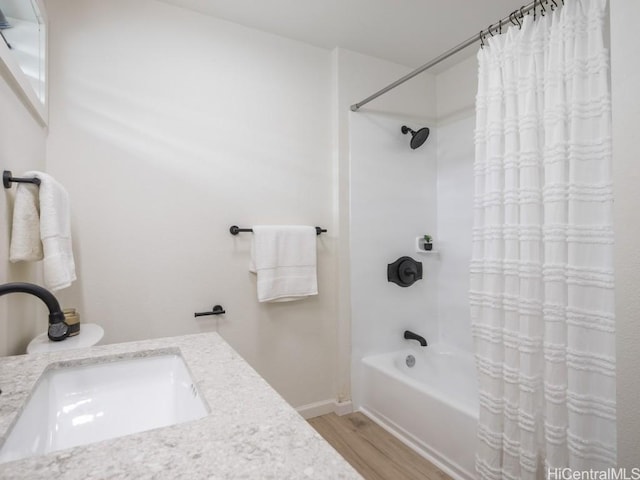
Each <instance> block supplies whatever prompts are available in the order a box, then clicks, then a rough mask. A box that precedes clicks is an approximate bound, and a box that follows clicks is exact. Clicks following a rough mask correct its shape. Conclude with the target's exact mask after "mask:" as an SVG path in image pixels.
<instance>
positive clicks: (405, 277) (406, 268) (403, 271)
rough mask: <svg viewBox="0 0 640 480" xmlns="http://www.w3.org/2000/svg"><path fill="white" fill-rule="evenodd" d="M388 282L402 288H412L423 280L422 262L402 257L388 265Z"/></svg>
mask: <svg viewBox="0 0 640 480" xmlns="http://www.w3.org/2000/svg"><path fill="white" fill-rule="evenodd" d="M387 280H388V281H389V282H392V283H395V284H396V285H399V286H401V287H410V286H411V285H413V284H414V283H415V282H417V281H418V280H422V262H416V261H415V260H414V259H413V258H411V257H400V258H399V259H397V260H396V261H395V262H393V263H390V264H388V265H387Z"/></svg>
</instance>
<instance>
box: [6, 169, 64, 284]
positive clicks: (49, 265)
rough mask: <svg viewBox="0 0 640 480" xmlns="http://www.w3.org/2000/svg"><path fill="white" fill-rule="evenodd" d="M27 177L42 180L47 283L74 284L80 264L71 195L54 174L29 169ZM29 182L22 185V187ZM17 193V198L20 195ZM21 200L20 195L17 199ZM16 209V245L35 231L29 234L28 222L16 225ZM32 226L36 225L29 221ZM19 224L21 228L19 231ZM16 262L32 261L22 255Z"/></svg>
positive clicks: (42, 219)
mask: <svg viewBox="0 0 640 480" xmlns="http://www.w3.org/2000/svg"><path fill="white" fill-rule="evenodd" d="M24 176H25V177H37V178H39V179H40V187H39V188H38V191H37V193H38V194H39V195H38V198H39V201H38V204H39V206H40V225H39V227H40V240H41V242H42V252H43V254H44V262H43V272H44V275H43V276H44V284H45V286H46V287H47V288H49V289H51V290H54V291H55V290H60V289H62V288H66V287H68V286H70V285H71V283H72V282H73V281H74V280H75V279H76V266H75V262H74V259H73V248H72V245H71V210H70V206H69V194H68V193H67V191H66V190H65V189H64V187H63V186H62V185H60V184H59V183H58V182H57V181H56V180H55V179H54V178H53V177H51V176H50V175H47V174H46V173H42V172H35V171H34V172H26V173H25V174H24ZM25 186H26V187H27V188H29V186H28V185H25V184H20V185H18V189H22V188H23V187H25ZM18 193H19V190H18V192H16V197H17V196H18ZM16 201H17V198H16ZM16 213H18V214H19V213H20V212H16V210H14V227H13V228H14V230H13V232H12V239H11V243H12V245H13V243H14V239H15V242H16V245H19V244H20V243H22V240H20V239H25V238H27V237H29V236H30V235H31V234H27V233H25V231H24V230H22V231H21V230H20V228H22V227H24V226H25V225H26V222H18V224H17V225H16V222H15V215H16ZM27 226H28V228H30V229H32V228H33V225H32V224H31V223H29V224H28V225H27ZM16 227H17V230H16ZM11 260H12V261H18V260H28V259H27V258H18V257H16V259H15V260H14V259H13V258H12V259H11Z"/></svg>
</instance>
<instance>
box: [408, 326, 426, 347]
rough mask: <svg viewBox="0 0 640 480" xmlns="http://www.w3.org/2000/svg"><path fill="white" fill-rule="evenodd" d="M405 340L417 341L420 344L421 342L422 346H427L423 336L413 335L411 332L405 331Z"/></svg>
mask: <svg viewBox="0 0 640 480" xmlns="http://www.w3.org/2000/svg"><path fill="white" fill-rule="evenodd" d="M404 338H405V339H406V340H417V341H418V342H420V345H421V346H423V347H426V346H427V341H426V340H425V338H424V337H423V336H421V335H418V334H417V333H413V332H412V331H410V330H405V331H404Z"/></svg>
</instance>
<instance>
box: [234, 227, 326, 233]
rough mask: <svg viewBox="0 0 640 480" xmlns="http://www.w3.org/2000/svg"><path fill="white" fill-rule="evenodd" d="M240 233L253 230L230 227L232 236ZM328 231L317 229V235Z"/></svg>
mask: <svg viewBox="0 0 640 480" xmlns="http://www.w3.org/2000/svg"><path fill="white" fill-rule="evenodd" d="M240 232H253V229H252V228H240V227H238V226H237V225H231V226H230V227H229V233H231V235H237V234H239V233H240ZM326 232H327V229H326V228H321V227H316V235H320V234H321V233H326Z"/></svg>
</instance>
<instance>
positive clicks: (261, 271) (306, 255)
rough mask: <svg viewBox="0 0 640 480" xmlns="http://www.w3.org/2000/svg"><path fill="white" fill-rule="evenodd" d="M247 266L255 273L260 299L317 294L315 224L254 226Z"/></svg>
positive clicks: (294, 297) (300, 297)
mask: <svg viewBox="0 0 640 480" xmlns="http://www.w3.org/2000/svg"><path fill="white" fill-rule="evenodd" d="M249 270H250V271H251V272H254V273H256V275H257V287H258V301H260V302H288V301H292V300H300V299H302V298H305V297H308V296H310V295H317V294H318V279H317V274H316V229H315V227H308V226H299V225H269V226H267V225H256V226H254V227H253V243H252V245H251V264H250V266H249Z"/></svg>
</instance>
